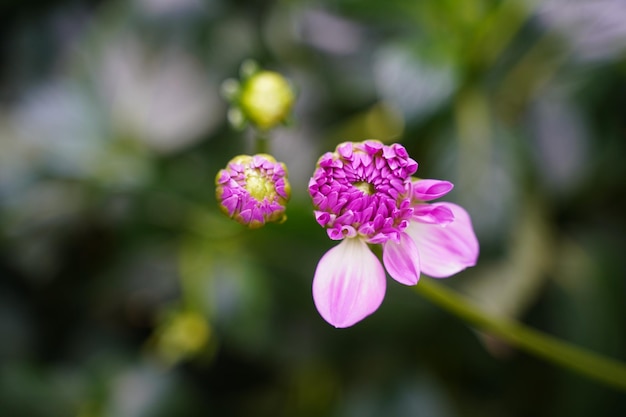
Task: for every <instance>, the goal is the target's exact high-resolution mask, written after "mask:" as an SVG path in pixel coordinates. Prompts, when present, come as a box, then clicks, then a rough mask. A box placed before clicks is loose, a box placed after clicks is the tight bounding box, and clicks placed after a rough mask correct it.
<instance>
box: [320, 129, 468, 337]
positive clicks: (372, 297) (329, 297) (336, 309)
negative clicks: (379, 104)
mask: <svg viewBox="0 0 626 417" xmlns="http://www.w3.org/2000/svg"><path fill="white" fill-rule="evenodd" d="M416 171H417V162H415V161H414V160H413V159H411V158H410V157H409V155H408V153H407V152H406V149H405V148H404V147H403V146H402V145H399V144H393V145H391V146H387V145H383V144H382V143H381V142H379V141H375V140H368V141H365V142H345V143H342V144H340V145H338V146H337V148H336V150H335V152H332V153H331V152H328V153H326V154H324V155H323V156H322V157H321V158H320V159H319V161H318V164H317V169H316V170H315V172H314V174H313V177H312V178H311V180H310V181H309V193H310V194H311V197H312V199H313V205H314V206H315V218H316V220H317V222H318V223H319V224H320V225H321V226H322V227H324V228H326V229H327V233H328V236H329V237H330V238H331V239H333V240H341V243H340V244H339V245H337V246H335V247H334V248H332V249H330V250H329V251H328V252H326V254H325V255H324V256H323V257H322V259H321V260H320V261H319V263H318V265H317V269H316V270H315V277H314V279H313V299H314V302H315V306H316V307H317V310H318V311H319V313H320V314H321V315H322V317H323V318H324V319H325V320H326V321H327V322H329V323H330V324H332V325H333V326H335V327H349V326H352V325H353V324H355V323H356V322H358V321H360V320H362V319H363V318H365V317H366V316H368V315H370V314H372V313H373V312H374V311H376V309H378V307H379V306H380V304H381V303H382V301H383V298H384V296H385V289H386V279H385V269H386V270H387V272H388V273H389V275H390V276H391V277H392V278H393V279H395V280H396V281H398V282H400V283H402V284H405V285H415V284H416V283H417V281H418V280H419V277H420V271H423V272H424V273H427V274H429V275H431V276H434V277H447V276H450V275H452V274H454V273H456V272H459V271H461V270H462V269H464V268H466V267H468V266H472V265H475V263H476V259H477V257H478V241H477V240H476V236H475V235H474V230H473V228H472V224H471V221H470V218H469V215H468V214H467V212H465V210H463V209H462V208H461V207H459V206H457V205H455V204H451V203H437V204H428V203H425V202H426V201H429V200H433V199H435V198H438V197H441V196H442V195H445V194H446V193H447V192H449V191H450V190H451V189H452V184H451V183H449V182H447V181H438V180H416V179H412V178H411V175H413V174H414V173H415V172H416ZM368 244H381V245H382V247H383V264H384V266H385V269H383V266H382V265H381V263H380V261H379V260H378V257H377V256H376V255H374V253H372V252H371V251H370V249H369V247H368Z"/></svg>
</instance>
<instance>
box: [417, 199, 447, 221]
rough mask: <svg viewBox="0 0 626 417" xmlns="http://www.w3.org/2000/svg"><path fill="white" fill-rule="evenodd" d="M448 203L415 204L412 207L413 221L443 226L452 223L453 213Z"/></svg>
mask: <svg viewBox="0 0 626 417" xmlns="http://www.w3.org/2000/svg"><path fill="white" fill-rule="evenodd" d="M447 204H448V203H433V204H417V205H416V206H415V207H413V220H415V221H417V222H419V223H429V224H438V225H439V226H445V225H447V224H449V223H452V222H453V221H454V213H453V212H452V210H451V209H450V208H449V207H448V206H447Z"/></svg>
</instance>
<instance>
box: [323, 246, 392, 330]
mask: <svg viewBox="0 0 626 417" xmlns="http://www.w3.org/2000/svg"><path fill="white" fill-rule="evenodd" d="M385 288H386V282H385V271H384V269H383V267H382V265H381V264H380V261H379V260H378V258H377V257H376V256H375V255H374V254H373V253H372V252H371V251H370V250H369V248H368V247H367V244H366V243H365V242H363V241H362V240H360V239H358V238H355V239H350V238H347V239H344V240H343V241H341V243H340V244H339V245H337V246H335V247H334V248H332V249H330V250H329V251H328V252H326V254H324V256H323V257H322V259H320V261H319V263H318V264H317V269H316V270H315V277H314V278H313V300H314V302H315V307H316V308H317V310H318V311H319V313H320V315H321V316H322V317H323V318H324V320H326V321H327V322H328V323H330V324H332V325H333V326H335V327H350V326H352V325H354V324H355V323H357V322H359V321H361V320H363V319H364V318H365V317H367V316H369V315H370V314H372V313H373V312H374V311H376V310H377V309H378V307H379V306H380V304H381V303H382V302H383V298H384V297H385Z"/></svg>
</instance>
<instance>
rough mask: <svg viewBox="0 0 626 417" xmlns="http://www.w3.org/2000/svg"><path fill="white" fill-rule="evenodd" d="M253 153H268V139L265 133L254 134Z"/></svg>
mask: <svg viewBox="0 0 626 417" xmlns="http://www.w3.org/2000/svg"><path fill="white" fill-rule="evenodd" d="M254 141H255V153H270V143H269V142H270V138H269V136H268V135H267V133H266V132H261V131H259V132H256V135H255V140H254Z"/></svg>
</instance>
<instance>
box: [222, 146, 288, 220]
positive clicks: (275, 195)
mask: <svg viewBox="0 0 626 417" xmlns="http://www.w3.org/2000/svg"><path fill="white" fill-rule="evenodd" d="M215 185H216V189H215V194H216V197H217V200H218V203H219V206H220V209H221V210H222V211H223V212H224V213H225V214H226V215H227V216H229V217H231V218H232V219H234V220H236V221H237V222H239V223H241V224H243V225H246V226H248V227H249V228H251V229H255V228H258V227H261V226H263V225H264V224H265V223H267V222H279V223H280V222H283V221H285V219H286V218H287V216H286V215H285V205H286V204H287V201H288V200H289V197H290V194H291V187H290V185H289V181H288V180H287V167H286V166H285V164H283V163H282V162H276V159H274V157H273V156H271V155H267V154H257V155H254V156H250V155H239V156H236V157H234V158H233V159H231V160H230V162H228V165H227V167H226V169H222V170H220V171H219V172H218V173H217V176H216V178H215Z"/></svg>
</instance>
